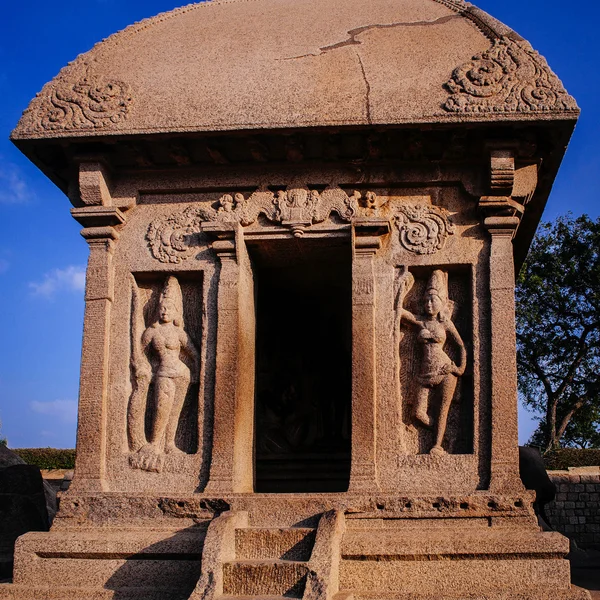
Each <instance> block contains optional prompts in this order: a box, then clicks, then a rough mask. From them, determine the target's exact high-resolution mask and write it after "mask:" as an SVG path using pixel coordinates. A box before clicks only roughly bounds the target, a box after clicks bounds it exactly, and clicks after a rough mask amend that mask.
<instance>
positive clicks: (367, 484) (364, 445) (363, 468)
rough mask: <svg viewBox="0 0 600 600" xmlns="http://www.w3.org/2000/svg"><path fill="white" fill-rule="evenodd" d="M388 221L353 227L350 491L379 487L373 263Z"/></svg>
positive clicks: (387, 227) (369, 221) (367, 221)
mask: <svg viewBox="0 0 600 600" xmlns="http://www.w3.org/2000/svg"><path fill="white" fill-rule="evenodd" d="M389 228H390V226H389V222H388V221H384V220H371V219H369V220H366V219H365V220H356V221H354V223H353V227H352V246H353V260H352V464H351V469H350V486H349V491H351V492H357V491H363V490H371V491H372V490H373V489H376V488H377V487H378V485H379V483H378V477H377V464H376V438H377V374H376V373H377V368H376V367H377V365H376V345H375V334H376V331H375V330H376V326H375V325H376V312H375V306H376V300H377V290H376V279H375V270H374V265H373V261H374V258H375V255H376V254H377V251H378V250H379V248H380V247H381V238H382V236H383V235H385V234H387V233H388V232H389Z"/></svg>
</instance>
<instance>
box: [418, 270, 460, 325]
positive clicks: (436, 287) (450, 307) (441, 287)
mask: <svg viewBox="0 0 600 600" xmlns="http://www.w3.org/2000/svg"><path fill="white" fill-rule="evenodd" d="M425 293H426V294H435V295H436V296H438V297H439V299H440V300H441V301H442V304H443V308H442V310H441V312H440V317H441V318H442V319H444V318H448V319H451V318H452V313H453V312H454V302H453V301H452V300H450V299H449V298H448V273H446V272H445V271H441V270H440V269H436V270H435V271H434V272H433V273H432V274H431V277H430V278H429V282H428V283H427V288H426V290H425Z"/></svg>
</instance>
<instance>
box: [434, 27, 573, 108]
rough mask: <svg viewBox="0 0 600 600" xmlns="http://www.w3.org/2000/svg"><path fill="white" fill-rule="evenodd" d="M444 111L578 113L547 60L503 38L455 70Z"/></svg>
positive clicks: (526, 47) (527, 47) (448, 85)
mask: <svg viewBox="0 0 600 600" xmlns="http://www.w3.org/2000/svg"><path fill="white" fill-rule="evenodd" d="M446 88H447V89H448V91H449V92H450V93H451V96H450V97H449V98H448V99H447V100H446V102H445V103H444V105H443V108H444V109H445V110H447V111H448V112H457V113H487V112H498V113H503V112H504V113H511V112H531V111H564V110H573V111H576V110H578V108H577V103H576V102H575V99H574V98H572V97H571V96H569V94H568V93H567V91H566V90H565V88H564V87H563V85H562V83H561V81H560V79H558V77H557V76H556V75H555V74H554V73H553V72H552V71H551V70H550V67H549V66H548V63H547V62H546V60H545V59H544V58H543V57H542V56H540V55H539V54H538V53H537V52H536V51H535V50H534V49H533V48H532V47H531V45H530V44H529V43H527V42H526V41H524V40H519V41H516V40H513V39H511V38H509V37H507V36H502V37H500V38H499V39H497V40H495V41H494V44H493V45H492V47H491V48H490V49H489V50H487V51H486V52H484V53H483V54H478V55H476V56H474V57H473V59H472V60H471V61H470V62H468V63H465V64H464V65H461V66H460V67H458V68H457V69H455V71H454V73H453V74H452V79H450V81H448V83H447V84H446Z"/></svg>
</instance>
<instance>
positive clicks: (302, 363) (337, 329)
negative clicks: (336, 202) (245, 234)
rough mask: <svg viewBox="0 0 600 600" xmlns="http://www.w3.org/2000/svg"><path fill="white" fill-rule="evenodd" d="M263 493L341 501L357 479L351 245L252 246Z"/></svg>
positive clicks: (259, 486)
mask: <svg viewBox="0 0 600 600" xmlns="http://www.w3.org/2000/svg"><path fill="white" fill-rule="evenodd" d="M248 249H249V252H250V256H251V258H252V261H253V268H254V273H255V283H256V388H255V389H256V428H255V435H256V439H255V461H256V471H255V473H256V481H255V490H256V491H257V492H280V493H281V492H342V491H346V490H347V489H348V482H349V477H350V435H351V373H352V371H351V341H352V339H351V325H352V322H351V313H352V306H351V302H352V298H351V281H352V273H351V256H352V255H351V249H350V240H349V238H348V237H344V238H334V239H331V238H329V239H328V240H326V242H325V241H324V240H311V239H293V240H289V239H286V240H278V241H269V242H264V241H261V242H260V243H256V244H252V242H248Z"/></svg>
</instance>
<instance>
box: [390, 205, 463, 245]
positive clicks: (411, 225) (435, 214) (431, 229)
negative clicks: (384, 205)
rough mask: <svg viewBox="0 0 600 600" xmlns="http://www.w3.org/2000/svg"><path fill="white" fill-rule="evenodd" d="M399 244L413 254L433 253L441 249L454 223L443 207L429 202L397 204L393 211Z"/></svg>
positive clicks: (451, 232) (452, 229) (452, 232)
mask: <svg viewBox="0 0 600 600" xmlns="http://www.w3.org/2000/svg"><path fill="white" fill-rule="evenodd" d="M394 213H395V214H394V222H395V225H396V228H397V229H398V233H399V237H400V244H401V245H402V247H403V248H404V249H405V250H408V251H409V252H414V253H415V254H434V253H435V252H437V251H438V250H441V249H442V248H443V247H444V244H445V243H446V239H447V238H448V236H449V235H453V234H454V231H455V229H454V225H453V224H452V223H451V221H450V220H449V218H448V216H447V214H446V211H445V210H444V209H441V208H438V207H436V206H432V205H429V204H404V203H402V204H398V205H396V207H395V211H394Z"/></svg>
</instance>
